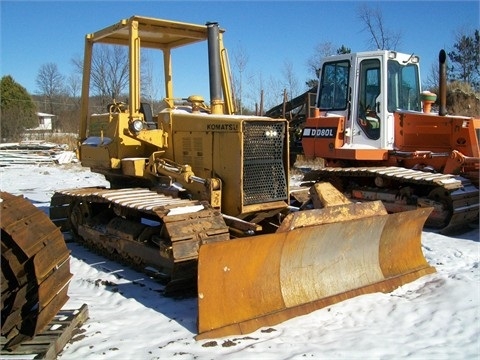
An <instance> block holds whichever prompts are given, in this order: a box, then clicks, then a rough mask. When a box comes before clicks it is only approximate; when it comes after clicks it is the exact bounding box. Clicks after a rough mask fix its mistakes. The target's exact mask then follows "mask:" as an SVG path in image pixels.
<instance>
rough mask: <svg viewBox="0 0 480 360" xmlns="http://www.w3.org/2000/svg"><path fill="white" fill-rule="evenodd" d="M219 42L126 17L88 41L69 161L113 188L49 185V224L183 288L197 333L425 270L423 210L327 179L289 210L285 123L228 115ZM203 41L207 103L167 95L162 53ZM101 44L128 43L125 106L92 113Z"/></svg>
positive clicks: (165, 23)
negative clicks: (160, 84) (193, 298)
mask: <svg viewBox="0 0 480 360" xmlns="http://www.w3.org/2000/svg"><path fill="white" fill-rule="evenodd" d="M223 35H224V30H223V29H221V28H220V27H219V25H218V24H217V23H207V24H206V25H196V24H188V23H182V22H176V21H169V20H163V19H155V18H149V17H142V16H132V17H131V18H128V19H124V20H121V21H120V22H118V23H116V24H114V25H112V26H109V27H106V28H104V29H101V30H99V31H97V32H94V33H91V34H88V35H87V36H86V38H85V58H84V61H85V63H84V77H83V90H82V110H81V118H80V136H79V148H78V156H79V159H80V160H81V163H82V165H83V166H86V167H90V168H91V170H92V171H94V172H98V173H101V174H103V175H104V176H105V177H106V179H107V180H108V181H109V182H110V188H97V187H93V188H75V189H63V190H62V189H59V190H58V191H57V192H56V193H55V194H54V196H53V197H52V200H51V207H50V216H51V218H52V219H53V220H54V221H55V223H56V224H58V225H61V226H63V227H64V229H67V228H70V229H71V230H72V231H73V233H74V234H75V237H76V239H77V240H78V241H80V242H82V243H84V244H86V245H87V246H90V247H92V248H95V249H96V250H98V251H100V252H101V253H103V254H105V255H107V256H111V257H113V258H114V259H122V260H123V261H126V262H128V263H129V264H131V265H132V266H134V267H136V268H138V269H140V270H144V271H148V272H149V274H150V275H152V276H156V277H158V278H159V279H161V280H163V281H165V283H166V285H165V295H167V294H175V293H177V292H178V291H183V290H186V289H192V287H193V288H194V289H195V290H196V294H197V296H198V335H197V339H203V338H209V337H210V338H211V337H220V336H226V335H232V334H241V333H248V332H251V331H253V330H255V329H258V328H260V327H262V326H271V325H274V324H278V323H279V322H282V321H284V320H286V319H288V318H291V317H293V316H298V315H302V314H306V313H309V312H311V311H313V310H315V309H318V308H321V307H323V306H327V305H329V304H333V303H335V302H338V301H342V300H344V299H347V298H350V297H353V296H357V295H360V294H365V293H369V292H375V291H383V292H388V291H391V290H393V289H395V288H396V287H397V286H399V285H402V284H405V283H407V282H410V281H413V280H415V279H417V278H419V277H421V276H424V275H426V274H430V273H432V272H434V271H435V269H434V268H433V267H431V266H430V265H429V264H428V263H427V261H426V260H425V258H424V257H423V254H422V250H421V233H422V228H423V225H424V222H425V220H426V218H427V217H428V214H429V213H430V212H431V210H432V209H431V208H421V209H413V210H411V211H405V212H401V213H398V214H388V212H387V210H386V209H385V207H384V206H383V204H382V203H381V202H380V201H373V202H368V203H363V204H359V203H356V202H351V201H350V200H349V199H348V198H346V197H345V196H344V195H343V194H341V193H340V192H338V191H337V190H335V189H334V188H333V187H332V186H331V185H330V184H329V183H318V184H315V185H314V186H312V187H311V188H310V189H306V192H307V194H306V195H307V196H308V198H309V200H308V201H310V202H311V204H312V206H311V207H310V208H300V207H294V206H292V205H291V199H290V186H289V182H290V173H289V169H290V166H289V146H288V144H289V136H288V122H287V121H286V120H285V119H272V118H269V117H264V116H246V115H239V114H235V106H234V105H235V101H234V99H233V92H232V90H231V86H230V77H229V69H228V58H227V54H226V50H225V48H224V46H223ZM205 41H206V43H207V49H208V52H207V53H208V65H209V66H208V70H209V71H208V79H209V85H210V103H209V104H208V105H207V104H206V102H205V101H204V99H203V97H202V96H199V95H186V96H185V95H184V96H182V97H175V95H174V92H173V89H174V87H173V83H174V82H173V80H174V78H175V76H174V75H175V74H178V69H177V70H176V72H174V71H173V68H172V63H173V61H172V54H173V53H175V51H176V50H177V48H180V47H183V46H187V45H192V44H197V43H200V42H205ZM111 44H114V45H116V46H123V47H125V48H126V49H128V54H129V55H128V57H129V69H130V74H129V94H128V104H127V103H119V102H116V101H113V102H112V104H111V105H109V106H108V107H107V108H104V109H102V110H101V111H98V110H97V111H93V113H92V110H91V99H92V97H91V94H90V89H91V86H90V79H91V76H92V74H91V72H92V71H91V70H92V62H93V61H94V60H93V59H94V55H95V51H93V48H94V47H99V46H109V45H111ZM145 50H148V51H156V52H158V53H160V54H163V60H164V66H163V68H162V69H164V85H165V95H166V96H165V101H164V107H163V108H162V109H160V110H158V111H156V112H154V111H152V107H151V106H150V104H149V103H148V102H146V101H145V100H144V99H143V98H142V96H141V89H142V87H141V73H142V72H141V71H140V67H141V64H142V63H141V61H140V58H141V54H142V52H143V51H145ZM189 64H190V65H191V63H189ZM200 70H201V69H200V67H192V66H190V67H189V68H188V69H187V71H189V74H192V76H193V75H197V74H198V73H199V72H200ZM192 84H193V81H192ZM308 201H306V202H308Z"/></svg>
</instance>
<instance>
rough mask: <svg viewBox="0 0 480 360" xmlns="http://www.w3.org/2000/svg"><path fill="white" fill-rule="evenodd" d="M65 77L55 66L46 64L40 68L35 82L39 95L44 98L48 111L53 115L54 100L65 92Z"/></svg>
mask: <svg viewBox="0 0 480 360" xmlns="http://www.w3.org/2000/svg"><path fill="white" fill-rule="evenodd" d="M64 81H65V77H64V76H63V75H62V74H61V73H60V71H59V70H58V67H57V64H55V63H47V64H43V65H42V66H40V70H39V71H38V75H37V78H36V80H35V82H36V84H37V86H38V89H39V91H40V94H41V95H43V96H44V97H45V105H46V106H48V111H50V113H52V114H53V113H54V100H55V98H57V97H59V96H60V95H61V94H62V93H63V92H65V85H64Z"/></svg>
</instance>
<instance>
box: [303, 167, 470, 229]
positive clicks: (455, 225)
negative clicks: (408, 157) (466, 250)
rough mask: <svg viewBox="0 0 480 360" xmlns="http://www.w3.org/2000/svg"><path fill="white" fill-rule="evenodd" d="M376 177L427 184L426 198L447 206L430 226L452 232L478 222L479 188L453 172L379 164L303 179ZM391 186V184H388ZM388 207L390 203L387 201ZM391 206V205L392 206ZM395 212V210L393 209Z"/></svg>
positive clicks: (338, 169)
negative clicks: (442, 216) (445, 172)
mask: <svg viewBox="0 0 480 360" xmlns="http://www.w3.org/2000/svg"><path fill="white" fill-rule="evenodd" d="M332 177H337V178H343V179H347V178H352V179H353V178H357V179H360V178H364V179H365V178H371V179H374V178H377V179H384V180H385V181H387V182H388V181H394V182H396V183H398V184H401V186H404V187H406V186H410V187H412V188H414V189H415V188H416V187H417V186H425V187H427V188H429V189H430V193H429V194H428V195H426V196H425V197H426V198H428V199H431V200H433V201H437V202H439V203H441V204H442V206H443V207H444V213H445V214H447V215H445V216H446V218H445V219H443V220H441V221H439V220H438V218H436V217H437V212H433V213H432V216H431V218H429V219H428V220H427V222H426V225H427V226H429V227H435V228H438V229H440V231H441V232H442V233H449V232H453V231H456V230H458V229H461V228H463V227H465V225H466V224H468V223H471V222H473V221H478V214H479V190H478V188H477V187H476V186H474V185H473V184H472V183H471V182H470V181H469V180H468V179H465V178H462V177H460V176H456V175H452V174H441V173H430V172H424V171H420V170H413V169H406V168H402V167H396V166H380V167H373V166H372V167H347V168H342V167H326V168H322V169H315V170H312V171H311V172H309V173H307V174H306V175H305V177H304V179H303V180H304V181H319V180H325V179H328V178H332ZM387 188H388V186H387ZM385 205H386V206H387V208H389V207H388V203H385ZM389 209H390V208H389ZM389 211H390V210H389ZM392 212H395V210H393V209H392Z"/></svg>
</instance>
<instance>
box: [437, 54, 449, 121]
mask: <svg viewBox="0 0 480 360" xmlns="http://www.w3.org/2000/svg"><path fill="white" fill-rule="evenodd" d="M446 60H447V54H446V53H445V50H443V49H442V50H440V53H439V54H438V63H439V75H440V79H439V89H438V92H439V93H440V108H439V110H438V114H439V115H440V116H445V115H447V63H446Z"/></svg>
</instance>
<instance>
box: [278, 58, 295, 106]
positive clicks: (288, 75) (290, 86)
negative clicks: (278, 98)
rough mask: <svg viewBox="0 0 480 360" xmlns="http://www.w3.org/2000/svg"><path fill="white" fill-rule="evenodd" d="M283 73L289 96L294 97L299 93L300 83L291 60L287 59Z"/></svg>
mask: <svg viewBox="0 0 480 360" xmlns="http://www.w3.org/2000/svg"><path fill="white" fill-rule="evenodd" d="M282 73H283V77H284V80H285V82H284V88H285V89H286V90H287V97H288V98H289V99H292V98H294V97H295V96H297V94H298V93H299V85H298V80H297V78H296V77H295V73H294V71H293V64H292V62H291V61H288V60H285V62H284V63H283V71H282Z"/></svg>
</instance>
